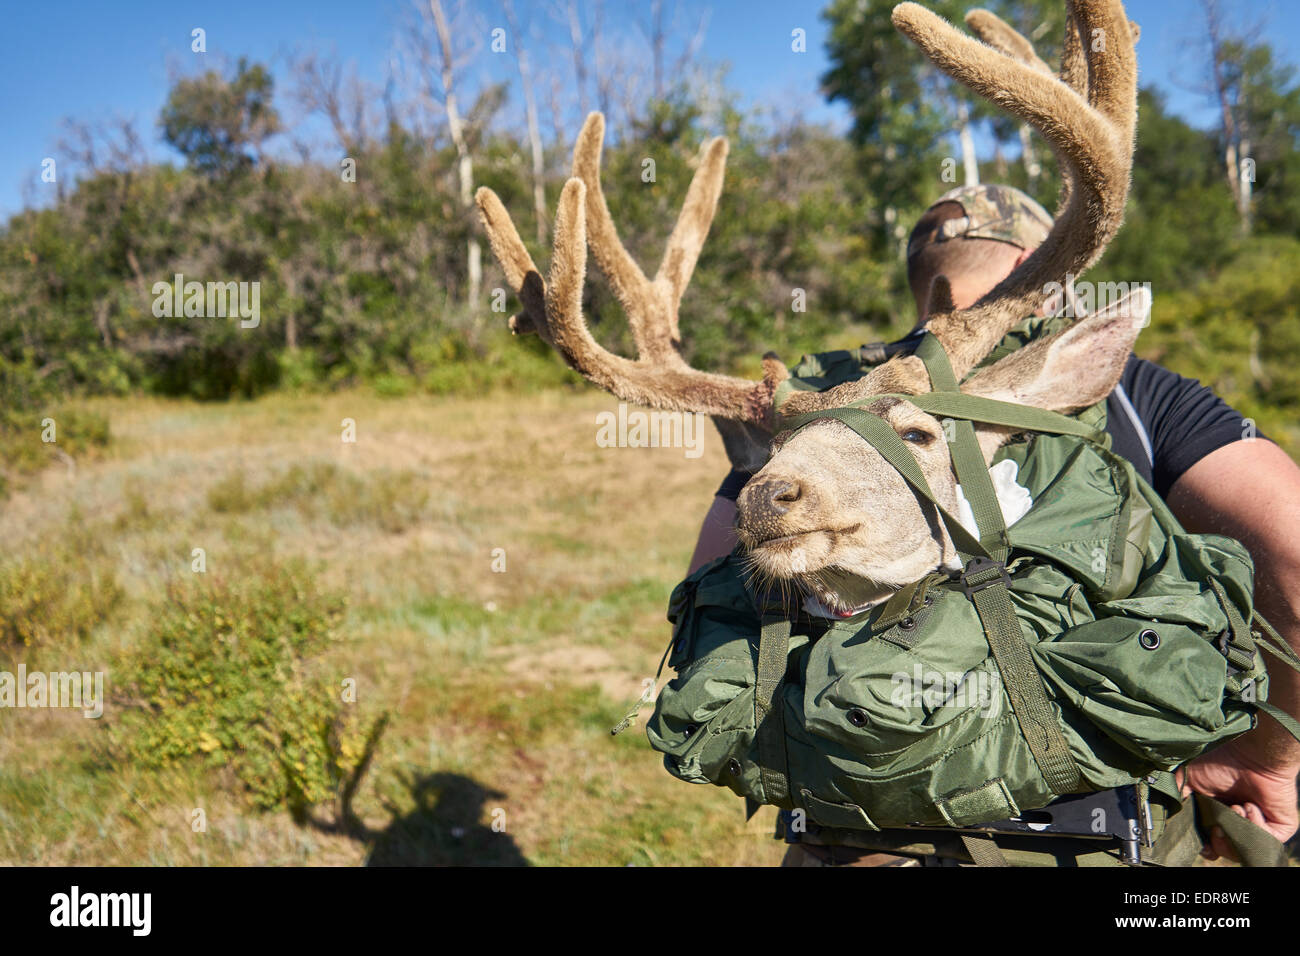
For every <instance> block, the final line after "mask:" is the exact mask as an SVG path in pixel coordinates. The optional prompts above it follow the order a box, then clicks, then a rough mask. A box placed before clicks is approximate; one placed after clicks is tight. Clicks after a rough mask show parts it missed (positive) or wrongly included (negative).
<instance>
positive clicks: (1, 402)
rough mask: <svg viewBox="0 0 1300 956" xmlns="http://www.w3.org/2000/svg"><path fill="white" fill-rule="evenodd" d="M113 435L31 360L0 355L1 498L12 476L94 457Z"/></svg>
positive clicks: (100, 419) (103, 421)
mask: <svg viewBox="0 0 1300 956" xmlns="http://www.w3.org/2000/svg"><path fill="white" fill-rule="evenodd" d="M47 422H48V424H47ZM50 435H52V437H53V439H54V440H53V441H48V442H47V441H45V438H46V437H47V436H50ZM110 437H111V435H110V430H109V425H108V419H106V418H105V417H104V416H103V415H100V414H99V413H98V412H95V411H92V410H90V409H88V408H86V407H84V406H82V405H77V404H74V403H72V402H70V401H68V399H67V397H66V396H62V395H60V394H59V393H58V390H57V389H56V388H55V387H54V383H53V382H52V381H51V380H50V379H49V378H48V377H46V376H45V375H42V374H41V373H40V372H39V371H36V370H35V369H34V368H33V366H32V364H31V363H30V362H10V361H6V360H5V359H4V358H3V357H2V356H0V499H3V498H4V497H5V496H6V495H7V493H8V491H9V479H10V478H11V477H19V476H22V475H26V474H28V473H30V472H33V471H36V470H37V469H40V468H42V467H44V466H46V465H48V464H50V463H51V462H54V461H57V460H60V459H62V460H63V461H65V462H67V461H75V460H77V459H79V458H82V457H83V456H84V455H86V454H88V453H90V454H93V453H95V452H97V451H98V450H100V449H102V448H104V447H106V446H107V445H108V443H109V440H110Z"/></svg>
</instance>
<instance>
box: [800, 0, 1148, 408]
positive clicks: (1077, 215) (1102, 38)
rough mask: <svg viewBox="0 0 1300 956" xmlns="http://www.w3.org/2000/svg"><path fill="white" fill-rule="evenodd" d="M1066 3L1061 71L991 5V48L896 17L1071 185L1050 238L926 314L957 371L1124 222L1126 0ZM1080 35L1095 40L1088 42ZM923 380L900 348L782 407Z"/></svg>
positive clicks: (1130, 79)
mask: <svg viewBox="0 0 1300 956" xmlns="http://www.w3.org/2000/svg"><path fill="white" fill-rule="evenodd" d="M1066 8H1067V14H1068V18H1067V29H1066V47H1065V52H1064V54H1063V61H1064V63H1063V71H1062V76H1063V79H1058V78H1057V77H1055V76H1053V75H1052V72H1051V70H1050V69H1048V68H1047V66H1046V64H1044V63H1043V62H1042V60H1040V59H1039V58H1038V57H1037V55H1036V54H1034V53H1033V49H1032V47H1031V46H1030V45H1029V43H1028V41H1026V40H1024V38H1023V37H1021V36H1020V35H1019V34H1017V33H1015V31H1014V30H1012V29H1011V28H1010V27H1008V26H1007V25H1006V24H1005V23H1003V22H1002V21H1001V20H998V19H997V18H995V17H993V15H992V14H987V13H984V12H983V11H981V12H979V13H976V14H975V24H976V25H975V26H973V29H975V30H976V31H977V32H980V33H981V35H983V36H985V38H986V39H989V40H990V41H991V42H993V43H994V46H987V45H985V44H984V43H981V42H979V41H978V40H976V39H973V38H971V37H969V36H966V35H964V34H962V33H960V32H958V31H957V30H956V29H954V28H953V27H952V26H951V25H950V24H949V23H948V22H947V21H945V20H944V19H942V18H941V17H938V16H936V15H935V14H933V13H931V12H930V11H929V10H926V9H925V8H924V7H921V6H919V5H918V4H915V3H901V4H899V5H898V6H896V7H895V8H894V13H893V20H894V25H895V26H896V27H897V28H898V29H899V30H900V31H901V32H902V33H903V34H904V35H906V36H907V37H908V38H909V39H910V40H912V42H913V43H915V44H916V45H917V46H918V47H920V48H921V50H922V52H924V53H925V54H926V56H928V57H929V58H930V59H931V60H932V61H933V62H934V63H935V65H936V66H938V67H939V68H940V69H941V70H943V71H944V72H945V73H947V74H948V75H949V76H951V77H953V78H954V79H956V80H958V81H959V82H961V83H962V84H964V85H965V86H967V87H968V88H970V89H971V90H972V91H974V92H975V93H978V94H979V95H980V96H983V97H984V98H985V99H988V100H990V101H991V102H993V103H996V104H998V105H999V106H1001V107H1003V108H1004V109H1006V110H1007V111H1008V112H1010V113H1012V114H1014V115H1015V116H1018V117H1020V118H1021V119H1023V120H1024V121H1025V122H1027V123H1029V124H1030V125H1031V126H1033V127H1034V128H1035V129H1037V130H1038V132H1039V133H1040V134H1042V136H1043V138H1044V139H1046V140H1047V142H1048V143H1049V144H1050V145H1051V147H1052V149H1053V151H1054V152H1055V153H1056V156H1057V160H1058V162H1059V163H1060V165H1061V168H1062V179H1063V182H1064V183H1066V186H1065V188H1064V189H1063V191H1062V202H1061V205H1060V207H1059V208H1058V210H1057V213H1056V217H1055V223H1054V224H1053V226H1052V230H1051V232H1050V233H1049V234H1048V236H1047V238H1046V239H1045V240H1044V241H1043V244H1042V245H1041V246H1039V247H1038V248H1037V249H1036V250H1035V251H1034V252H1033V253H1032V254H1031V255H1030V256H1029V257H1028V258H1027V259H1026V260H1025V261H1024V262H1023V263H1021V264H1020V266H1019V267H1018V268H1016V270H1015V271H1013V272H1012V273H1011V274H1010V275H1009V276H1007V277H1006V278H1005V279H1003V280H1002V282H1000V283H999V284H998V285H997V286H996V287H995V288H994V289H992V290H991V291H990V292H988V293H987V294H986V295H985V296H984V297H983V298H981V299H980V300H979V301H978V302H976V303H975V304H974V305H973V306H971V307H970V308H969V309H960V310H959V309H953V308H946V309H941V310H937V311H935V312H933V313H932V314H931V316H930V318H929V320H928V322H927V323H926V325H927V327H928V328H929V330H930V331H931V332H933V333H934V335H935V337H936V338H938V339H939V340H940V341H941V342H942V343H943V345H944V348H945V350H946V351H947V352H948V356H949V358H950V359H951V361H952V366H953V371H954V372H955V373H956V374H957V376H958V378H959V379H960V378H961V377H962V376H964V375H965V374H966V373H967V372H968V371H970V370H971V369H972V368H974V367H975V365H976V364H978V363H979V361H980V360H981V359H982V358H983V357H984V356H985V355H987V354H988V352H989V351H990V350H991V349H992V348H993V346H994V345H996V344H997V342H998V340H1000V339H1001V338H1002V336H1004V335H1005V334H1006V333H1007V332H1008V331H1009V330H1010V329H1011V328H1012V327H1014V326H1015V324H1016V323H1017V322H1019V321H1020V320H1021V319H1023V318H1024V317H1025V316H1027V315H1031V314H1033V313H1034V312H1037V311H1038V309H1039V308H1040V307H1041V306H1042V305H1043V303H1044V302H1045V301H1046V300H1047V298H1048V296H1049V291H1048V289H1047V286H1048V284H1049V283H1053V282H1059V281H1060V280H1062V279H1063V278H1064V277H1065V276H1066V275H1067V274H1072V275H1075V276H1077V275H1079V274H1081V273H1082V272H1084V271H1085V270H1086V269H1087V268H1088V267H1090V266H1091V265H1092V264H1093V263H1094V262H1095V261H1096V260H1097V259H1098V257H1100V255H1101V253H1102V251H1103V250H1104V249H1105V247H1106V244H1107V243H1108V242H1109V241H1110V240H1111V238H1112V237H1113V236H1114V235H1115V233H1116V231H1117V230H1118V229H1119V226H1120V223H1121V222H1122V221H1123V217H1124V204H1125V201H1126V200H1127V198H1128V187H1129V174H1130V169H1131V166H1132V162H1133V132H1134V126H1135V123H1136V118H1137V59H1136V57H1135V55H1134V51H1133V43H1134V40H1133V30H1132V29H1131V28H1130V25H1129V21H1128V19H1127V17H1125V15H1124V9H1123V6H1122V4H1121V3H1120V0H1067V2H1066ZM1084 37H1088V38H1092V42H1087V43H1085V42H1083V38H1084ZM997 47H1000V49H999V48H997ZM1004 51H1005V52H1004ZM928 387H929V384H928V378H927V377H926V375H925V373H924V370H923V369H922V367H921V363H920V361H919V360H918V359H916V358H914V357H911V356H900V357H897V358H894V359H891V360H890V361H888V362H886V363H884V364H883V365H881V366H879V367H878V368H876V369H874V370H873V371H872V372H871V373H870V374H869V375H867V377H866V378H863V379H860V380H858V381H856V382H850V383H847V384H845V385H841V386H838V387H836V388H833V389H830V390H829V391H826V392H796V393H794V394H793V395H791V396H790V398H789V400H788V401H787V402H786V404H785V405H784V406H783V408H782V412H783V414H787V415H794V414H801V413H804V412H809V411H816V410H818V409H822V408H831V407H835V406H836V405H842V404H844V403H845V402H846V401H850V400H853V399H855V398H859V397H861V396H862V395H870V394H876V393H880V392H890V391H917V390H920V391H925V390H927V389H928Z"/></svg>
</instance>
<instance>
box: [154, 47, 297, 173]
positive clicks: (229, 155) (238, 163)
mask: <svg viewBox="0 0 1300 956" xmlns="http://www.w3.org/2000/svg"><path fill="white" fill-rule="evenodd" d="M273 86H274V82H273V81H272V79H271V74H270V73H269V72H267V69H266V67H264V66H262V65H261V64H260V63H257V64H254V65H252V66H251V67H250V66H249V65H248V61H247V60H244V59H242V58H241V59H240V61H239V66H238V67H237V69H236V71H235V75H234V77H232V78H231V79H230V80H225V79H223V78H222V76H221V74H219V73H217V72H216V71H215V70H209V71H207V72H206V73H204V74H202V75H201V76H198V77H195V78H193V79H182V80H179V81H178V82H177V83H176V85H175V86H174V87H172V90H171V93H170V95H169V96H168V97H167V102H166V104H164V106H163V109H162V116H161V118H160V120H159V125H160V126H161V127H162V134H163V139H165V140H166V141H167V142H168V143H169V144H171V145H172V146H173V147H175V149H176V151H177V152H179V153H180V154H181V155H182V156H184V157H185V158H186V159H187V160H188V161H189V163H190V165H191V166H193V167H194V168H195V169H198V170H201V171H203V172H206V173H229V172H233V171H235V170H238V169H243V168H247V167H248V166H251V165H252V164H253V162H254V157H253V156H251V155H249V152H248V151H249V150H250V149H256V148H257V147H258V146H259V145H260V144H261V142H262V141H263V140H265V139H266V138H267V137H268V136H270V135H271V134H272V133H274V132H275V131H276V130H278V129H279V127H280V118H279V116H278V114H277V113H276V111H275V108H274V107H273V106H272V105H271V98H272V88H273Z"/></svg>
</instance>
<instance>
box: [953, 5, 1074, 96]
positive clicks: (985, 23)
mask: <svg viewBox="0 0 1300 956" xmlns="http://www.w3.org/2000/svg"><path fill="white" fill-rule="evenodd" d="M966 26H968V27H970V29H971V32H973V33H974V34H975V35H976V36H977V37H979V38H980V39H981V40H983V41H984V42H985V43H987V44H988V45H989V46H991V47H993V49H995V50H1000V51H1002V52H1003V53H1005V54H1006V55H1007V56H1009V57H1013V58H1014V59H1017V60H1019V61H1020V62H1021V63H1025V64H1027V65H1029V66H1032V67H1033V68H1034V69H1036V70H1038V72H1040V73H1047V74H1049V75H1050V74H1051V72H1052V68H1051V67H1050V66H1048V65H1047V64H1046V63H1044V62H1043V61H1042V59H1041V58H1040V57H1039V56H1038V54H1037V53H1036V52H1035V51H1034V45H1033V44H1032V43H1030V42H1029V41H1028V40H1027V39H1025V37H1024V36H1022V35H1021V34H1020V32H1019V31H1018V30H1016V29H1015V28H1014V27H1012V26H1011V25H1010V24H1009V23H1007V22H1006V21H1005V20H1003V19H1002V18H1001V17H999V16H998V15H997V14H996V13H993V12H992V11H991V10H984V9H982V8H978V7H977V8H976V9H974V10H969V11H967V13H966ZM1067 29H1068V24H1067ZM1080 52H1082V48H1080ZM1085 71H1086V67H1085ZM1084 76H1085V78H1086V77H1087V73H1086V72H1085V73H1084ZM1071 89H1073V90H1074V91H1075V92H1076V93H1077V92H1079V88H1078V87H1077V86H1074V85H1073V84H1071Z"/></svg>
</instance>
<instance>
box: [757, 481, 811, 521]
mask: <svg viewBox="0 0 1300 956" xmlns="http://www.w3.org/2000/svg"><path fill="white" fill-rule="evenodd" d="M745 491H746V492H747V493H748V494H746V497H747V498H749V499H750V500H751V501H752V502H753V503H754V504H756V505H758V508H757V509H755V510H756V511H758V512H761V513H766V514H768V515H783V514H785V513H786V512H787V511H789V510H790V507H791V506H792V505H793V504H794V503H795V502H796V501H798V500H799V499H800V498H801V497H802V496H803V487H802V486H801V485H800V483H799V482H798V481H795V480H792V479H789V478H768V479H765V480H763V481H761V482H757V483H755V484H753V485H751V486H750V487H749V488H746V489H745Z"/></svg>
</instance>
